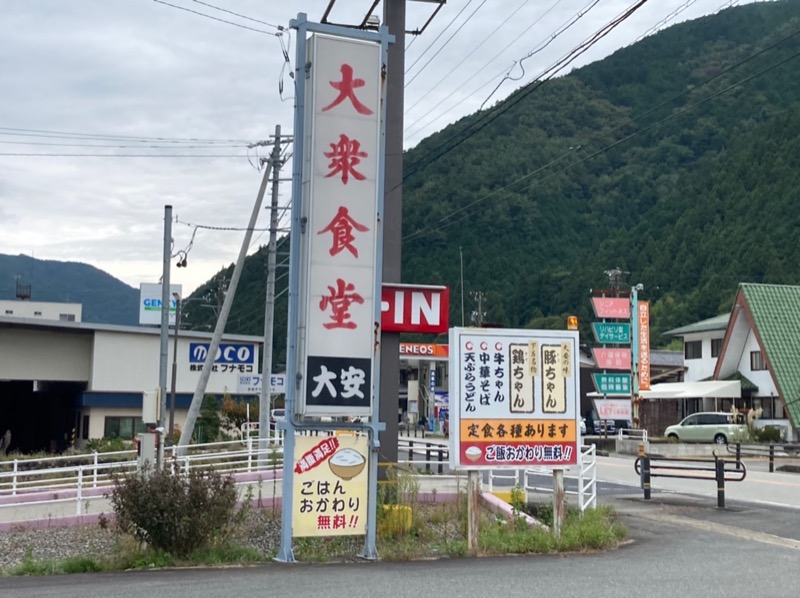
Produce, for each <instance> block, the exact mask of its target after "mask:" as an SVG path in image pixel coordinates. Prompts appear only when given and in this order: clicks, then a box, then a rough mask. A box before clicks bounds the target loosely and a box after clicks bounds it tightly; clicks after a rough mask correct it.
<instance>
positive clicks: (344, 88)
mask: <svg viewBox="0 0 800 598" xmlns="http://www.w3.org/2000/svg"><path fill="white" fill-rule="evenodd" d="M339 70H340V71H341V73H342V80H341V81H330V82H329V83H330V84H331V87H333V88H334V89H338V90H339V95H338V96H336V99H335V100H333V101H332V102H331V103H330V104H328V105H327V106H325V107H324V108H323V109H322V111H323V112H325V111H327V110H330V109H331V108H334V107H335V106H338V105H339V104H341V103H342V102H344V101H345V99H349V100H350V102H351V103H352V104H353V108H355V109H356V112H358V113H359V114H372V110H370V109H369V108H367V107H366V106H365V105H364V104H362V103H361V102H360V101H359V99H358V98H357V97H356V94H355V89H356V88H357V87H364V86H365V85H366V84H367V83H366V81H364V79H358V78H356V79H353V67H352V66H350V65H349V64H343V65H342V67H341V68H340V69H339Z"/></svg>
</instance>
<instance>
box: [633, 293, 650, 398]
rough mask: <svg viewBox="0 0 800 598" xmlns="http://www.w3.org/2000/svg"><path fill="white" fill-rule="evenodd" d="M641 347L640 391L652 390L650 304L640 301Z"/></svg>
mask: <svg viewBox="0 0 800 598" xmlns="http://www.w3.org/2000/svg"><path fill="white" fill-rule="evenodd" d="M635 326H636V327H637V328H638V338H637V339H636V340H637V344H638V345H639V390H650V303H649V302H648V301H639V302H638V306H637V308H636V324H635Z"/></svg>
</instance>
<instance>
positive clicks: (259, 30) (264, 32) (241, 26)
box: [153, 0, 278, 35]
mask: <svg viewBox="0 0 800 598" xmlns="http://www.w3.org/2000/svg"><path fill="white" fill-rule="evenodd" d="M153 2H157V3H158V4H163V5H164V6H169V7H172V8H176V9H178V10H183V11H186V12H190V13H192V14H195V15H198V16H201V17H205V18H207V19H212V20H214V21H219V22H220V23H226V24H228V25H233V26H234V27H239V28H240V29H246V30H248V31H255V32H256V33H263V34H265V35H278V34H277V33H273V32H272V31H264V30H263V29H256V28H255V27H248V26H247V25H242V24H240V23H234V22H233V21H228V20H226V19H220V18H219V17H213V16H211V15H209V14H206V13H204V12H200V11H197V10H192V9H191V8H186V7H185V6H178V5H177V4H171V3H169V2H165V1H164V0H153Z"/></svg>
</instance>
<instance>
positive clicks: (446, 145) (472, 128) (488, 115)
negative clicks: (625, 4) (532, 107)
mask: <svg viewBox="0 0 800 598" xmlns="http://www.w3.org/2000/svg"><path fill="white" fill-rule="evenodd" d="M647 2H648V0H637V1H636V2H635V3H634V4H633V5H631V6H630V7H629V8H628V9H626V10H625V11H624V12H623V13H621V14H620V15H619V16H617V17H615V18H614V19H613V20H612V21H610V22H609V23H607V24H606V25H605V26H603V27H602V28H601V29H599V30H598V31H596V32H595V33H594V35H592V36H591V37H590V38H589V39H587V40H585V41H584V42H582V43H581V44H580V45H578V46H576V47H575V48H573V49H572V50H571V51H570V52H569V53H568V54H567V55H566V56H564V57H562V58H561V59H560V60H558V61H557V62H556V63H554V64H553V65H552V66H550V67H549V68H548V69H547V70H546V71H544V73H542V74H540V78H538V79H536V80H534V81H533V82H532V83H530V84H528V86H527V87H526V88H524V89H522V90H521V91H519V92H518V93H517V94H516V95H515V96H511V97H510V98H509V99H507V100H506V101H505V102H503V103H502V104H499V105H497V106H495V107H493V108H490V109H489V110H487V111H486V112H485V113H483V114H482V115H480V116H479V117H478V118H477V119H476V120H475V121H474V122H472V123H470V124H469V125H467V126H466V127H465V130H464V131H463V132H462V131H459V132H458V133H456V134H454V135H452V136H451V137H450V138H449V139H445V140H444V141H443V142H441V143H439V144H438V145H437V146H436V147H434V148H432V149H431V150H429V151H428V152H427V153H426V154H425V155H423V156H422V157H420V158H419V159H418V160H417V161H416V162H413V163H412V164H410V165H409V170H410V172H408V174H404V175H403V181H407V180H408V179H409V178H410V177H412V176H414V175H415V174H416V173H417V172H418V171H419V169H420V167H421V165H422V164H425V165H427V164H430V163H431V162H435V161H436V160H439V159H440V158H442V157H443V156H445V155H446V154H448V153H449V152H451V151H452V150H453V149H455V148H456V147H458V146H459V145H461V144H462V143H464V142H465V141H466V140H467V139H469V138H471V137H472V136H473V135H475V134H476V133H478V132H479V131H481V130H483V129H484V128H486V127H487V126H488V125H489V124H491V123H492V122H494V121H495V120H496V119H497V118H499V117H500V116H502V115H503V114H505V113H506V112H508V110H510V109H511V108H513V107H514V106H516V105H517V104H518V103H519V102H521V101H522V100H524V99H525V98H526V97H528V96H529V95H530V94H531V93H533V92H534V91H535V90H537V89H538V88H539V87H541V86H542V85H543V84H544V83H545V82H546V81H547V80H549V79H550V78H552V77H554V76H555V75H557V74H558V73H559V72H560V71H562V70H563V69H565V68H566V67H567V66H569V65H570V64H571V63H572V62H574V61H575V60H577V58H578V57H579V56H581V55H582V54H583V53H585V52H587V51H588V50H589V49H591V47H592V46H594V44H596V43H597V42H598V41H600V40H601V39H603V38H604V37H605V36H607V35H608V34H609V33H611V31H613V30H614V29H615V28H616V27H618V26H619V25H620V24H621V23H622V22H624V21H625V20H626V19H628V18H629V17H630V16H631V15H632V14H634V13H635V12H636V11H637V10H639V9H640V8H641V7H642V6H644V5H645V4H646V3H647ZM545 76H546V77H547V78H543V77H545Z"/></svg>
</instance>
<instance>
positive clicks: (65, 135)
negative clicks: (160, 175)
mask: <svg viewBox="0 0 800 598" xmlns="http://www.w3.org/2000/svg"><path fill="white" fill-rule="evenodd" d="M2 131H9V132H8V133H3V132H2ZM0 135H19V136H23V137H53V138H58V139H102V140H122V141H142V142H159V143H210V144H214V143H248V141H247V140H246V139H203V138H199V137H143V136H138V135H107V134H102V133H76V132H70V131H52V130H47V129H21V128H17V127H0Z"/></svg>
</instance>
